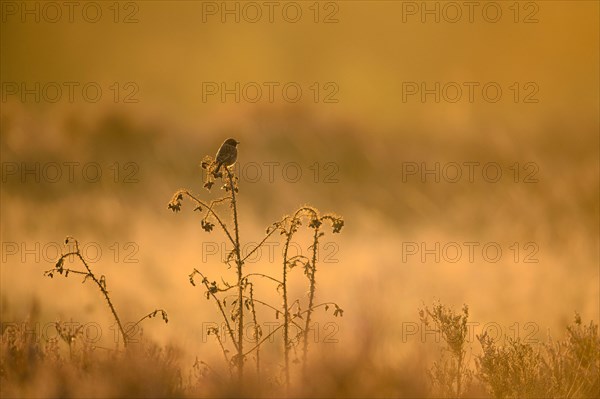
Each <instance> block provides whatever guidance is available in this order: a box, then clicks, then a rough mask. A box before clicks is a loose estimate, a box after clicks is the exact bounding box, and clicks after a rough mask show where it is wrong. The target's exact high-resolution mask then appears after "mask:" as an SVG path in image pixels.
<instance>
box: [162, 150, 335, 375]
mask: <svg viewBox="0 0 600 399" xmlns="http://www.w3.org/2000/svg"><path fill="white" fill-rule="evenodd" d="M201 166H202V168H203V169H204V170H206V171H207V174H206V180H205V182H204V188H206V189H207V190H211V189H212V187H213V186H214V184H215V182H216V181H217V180H218V179H221V181H222V183H223V184H222V187H221V188H222V189H223V190H224V191H225V193H226V194H225V195H224V196H223V197H221V198H218V199H215V200H212V201H210V202H209V201H203V200H201V199H200V198H199V196H196V195H194V194H192V193H191V192H190V190H187V189H180V190H178V191H177V192H175V194H174V195H173V197H172V199H171V201H170V202H169V204H168V208H169V209H171V210H172V211H173V212H179V211H180V210H181V206H182V201H183V199H184V197H187V198H188V199H190V200H192V201H193V202H194V205H195V207H194V211H199V212H201V213H202V218H201V221H200V226H201V227H202V229H203V230H204V231H206V232H207V233H211V232H212V231H213V228H214V226H215V225H216V224H218V225H219V226H220V228H221V230H222V231H223V233H224V234H225V236H226V237H227V239H228V240H229V242H230V243H231V244H232V245H233V250H232V251H230V252H229V253H228V254H227V256H226V257H225V261H224V263H225V264H226V265H227V266H228V267H229V268H231V267H232V266H233V265H232V262H233V263H234V264H235V274H236V280H237V282H236V283H235V284H232V283H228V282H227V281H225V280H224V279H223V277H221V282H222V284H218V283H217V282H216V281H214V280H213V281H211V280H209V279H208V278H207V277H206V276H205V275H204V274H203V273H202V272H201V271H199V270H198V269H194V270H193V271H192V273H191V274H190V275H189V281H190V283H191V284H192V285H194V286H195V285H196V280H195V277H196V276H200V277H201V279H202V280H201V282H202V284H203V285H204V287H205V288H206V293H205V295H206V298H207V299H209V300H210V299H212V300H213V301H214V302H215V303H216V304H217V307H218V309H219V312H220V314H221V317H222V318H223V320H224V322H225V324H224V325H225V328H226V334H227V335H229V337H230V338H231V341H232V345H233V349H234V350H235V354H234V355H233V356H229V350H228V349H226V347H225V345H224V344H223V342H222V340H221V339H220V338H219V330H218V328H216V327H215V328H214V329H211V331H210V332H211V335H215V336H216V337H217V340H218V343H219V345H220V347H221V350H222V352H223V355H224V358H225V360H226V362H227V364H228V367H229V369H230V373H231V371H232V370H231V368H232V367H236V368H237V375H238V381H239V382H242V380H243V374H244V372H243V369H244V362H245V358H246V356H248V355H249V354H250V353H255V358H256V372H257V376H260V370H261V368H260V347H261V345H262V344H263V343H265V342H266V341H267V340H269V339H270V338H271V337H272V336H273V335H274V334H275V333H276V332H278V331H279V329H283V352H284V353H283V355H284V372H285V384H286V386H288V387H289V384H290V375H289V367H290V353H289V352H290V349H291V348H292V346H293V344H294V342H296V343H297V342H299V340H300V338H302V339H303V342H304V346H303V360H304V364H306V362H307V358H308V330H309V328H310V322H311V317H312V313H313V311H314V310H315V309H317V308H319V307H325V310H327V309H329V307H330V306H331V307H334V308H335V310H334V316H336V317H337V316H342V315H343V310H342V309H341V308H340V307H339V306H338V305H337V304H336V303H333V302H328V303H320V304H315V293H316V270H317V269H316V265H317V247H318V242H319V238H320V237H322V236H323V234H324V232H323V231H321V228H322V227H321V226H322V224H323V222H325V221H328V222H330V223H331V225H332V231H333V233H339V232H340V231H341V229H342V227H343V225H344V221H343V219H342V218H340V217H339V216H335V215H330V214H327V215H323V216H321V215H320V214H319V212H318V210H316V209H315V208H312V207H308V206H304V207H301V208H300V209H298V210H297V211H296V212H295V213H294V214H293V215H292V216H284V217H283V218H281V220H279V221H277V222H274V223H272V224H271V225H270V226H269V227H268V228H267V229H266V232H265V236H264V237H263V238H262V240H261V241H260V242H259V243H258V244H257V245H256V246H255V247H253V248H252V249H251V250H250V251H248V253H247V254H246V255H245V256H242V254H241V250H240V248H241V246H240V238H239V223H238V214H237V198H236V193H238V191H239V190H238V178H237V177H236V176H235V175H234V173H233V172H232V170H231V169H229V168H224V170H225V172H222V171H221V172H219V173H216V172H215V162H214V160H213V159H212V158H211V157H209V156H207V157H205V158H204V160H203V161H202V164H201ZM223 204H229V208H230V209H231V211H230V213H231V218H232V220H233V230H231V229H230V228H229V227H228V226H227V224H226V223H225V222H224V218H223V216H222V215H221V214H220V212H217V210H216V209H217V207H218V206H219V205H223ZM303 219H306V220H308V223H307V226H308V228H310V229H313V230H314V234H313V243H312V245H311V247H309V248H312V257H311V258H308V257H305V256H302V255H296V256H293V257H289V256H288V254H289V251H288V250H289V246H290V242H291V240H292V238H293V237H294V235H295V234H296V232H297V231H298V229H299V227H300V226H301V225H302V220H303ZM277 232H279V233H280V235H282V236H283V237H284V239H285V244H284V250H283V262H282V263H283V267H282V276H281V279H278V278H276V277H273V276H271V275H269V274H265V273H249V274H244V264H245V261H246V260H247V259H248V258H249V257H250V256H252V255H253V254H254V253H255V252H256V251H257V250H259V249H260V248H261V247H263V246H264V244H265V242H266V241H267V240H268V239H269V237H272V236H273V235H274V234H275V233H277ZM297 265H303V267H304V273H305V274H306V276H307V278H308V285H309V290H308V305H307V307H306V309H304V310H302V309H301V304H300V300H299V299H297V300H295V301H294V302H292V303H291V304H290V303H289V298H288V292H289V291H288V285H289V280H288V273H289V270H291V269H292V268H294V267H295V266H297ZM259 278H260V279H267V280H269V281H271V282H274V283H275V284H276V289H277V291H278V292H280V294H281V297H282V304H281V307H277V306H274V305H271V304H268V303H266V302H264V301H262V300H260V299H258V298H257V297H256V294H255V292H254V285H253V283H252V281H251V280H253V279H259ZM230 291H235V294H230ZM247 291H248V294H246V292H247ZM231 299H232V300H233V301H232V302H230V306H231V307H232V309H231V311H230V312H229V315H228V314H227V313H226V311H225V309H226V307H227V304H228V300H231ZM255 305H261V306H263V307H265V308H267V309H270V310H272V311H274V312H275V318H276V319H279V316H280V315H283V324H281V325H280V326H278V327H277V328H275V329H273V330H272V331H271V332H270V333H269V334H268V335H267V336H263V333H262V330H261V328H260V325H259V323H258V320H257V312H256V307H255ZM244 309H245V310H244ZM292 310H294V311H292ZM245 311H249V312H250V314H251V318H252V323H253V324H254V330H253V341H254V346H253V347H252V348H250V349H249V350H244V346H243V333H244V329H243V322H244V317H245V315H244V312H245ZM298 318H300V319H303V318H305V322H304V325H301V324H299V323H298V322H296V320H297V319H298ZM292 325H294V326H295V327H296V328H297V329H298V331H299V333H298V335H297V336H296V337H291V336H290V327H291V326H292ZM304 367H305V366H304Z"/></svg>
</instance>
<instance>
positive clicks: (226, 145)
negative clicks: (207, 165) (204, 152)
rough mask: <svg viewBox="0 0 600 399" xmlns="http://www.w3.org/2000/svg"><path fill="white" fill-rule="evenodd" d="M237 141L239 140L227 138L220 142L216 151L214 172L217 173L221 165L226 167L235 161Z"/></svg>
mask: <svg viewBox="0 0 600 399" xmlns="http://www.w3.org/2000/svg"><path fill="white" fill-rule="evenodd" d="M239 143H240V142H239V141H237V140H235V139H227V140H225V141H224V142H223V144H221V147H220V148H219V151H217V156H216V157H215V162H216V163H217V169H215V174H217V173H219V170H220V169H221V166H225V167H226V168H228V167H230V166H231V165H233V164H234V163H235V161H237V155H238V151H237V145H238V144H239Z"/></svg>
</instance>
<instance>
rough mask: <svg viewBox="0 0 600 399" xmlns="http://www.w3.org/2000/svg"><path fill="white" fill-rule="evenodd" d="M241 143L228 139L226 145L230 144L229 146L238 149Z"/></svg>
mask: <svg viewBox="0 0 600 399" xmlns="http://www.w3.org/2000/svg"><path fill="white" fill-rule="evenodd" d="M239 143H240V142H239V141H237V140H236V139H227V140H225V144H229V145H232V146H234V147H237V145H238V144H239Z"/></svg>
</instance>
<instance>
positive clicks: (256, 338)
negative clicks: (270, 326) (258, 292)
mask: <svg viewBox="0 0 600 399" xmlns="http://www.w3.org/2000/svg"><path fill="white" fill-rule="evenodd" d="M249 284H250V310H251V311H252V322H253V323H254V343H255V344H258V340H259V339H260V335H259V331H260V328H259V326H258V322H257V321H256V308H255V306H254V285H253V284H252V283H249ZM256 378H257V379H258V380H259V381H260V348H259V347H258V346H257V347H256Z"/></svg>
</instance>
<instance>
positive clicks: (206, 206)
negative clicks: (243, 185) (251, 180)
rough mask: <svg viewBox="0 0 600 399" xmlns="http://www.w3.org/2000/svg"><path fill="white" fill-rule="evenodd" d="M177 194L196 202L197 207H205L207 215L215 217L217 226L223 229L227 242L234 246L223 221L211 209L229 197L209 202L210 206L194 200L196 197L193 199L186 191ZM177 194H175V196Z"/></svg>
mask: <svg viewBox="0 0 600 399" xmlns="http://www.w3.org/2000/svg"><path fill="white" fill-rule="evenodd" d="M177 194H185V195H187V196H188V197H190V198H191V199H192V200H194V201H195V202H196V204H198V205H201V206H203V207H205V208H206V210H207V211H206V212H207V214H208V213H209V212H210V213H211V214H212V215H213V216H214V217H215V219H216V220H217V222H218V223H219V225H220V226H221V228H222V229H223V231H224V232H225V234H226V235H227V237H228V238H229V241H231V243H232V244H233V245H235V241H234V240H233V237H232V236H231V234H230V233H229V230H227V227H226V226H225V223H223V221H222V220H221V218H220V217H219V215H217V213H216V212H215V211H214V210H213V209H212V206H213V205H214V204H215V203H218V202H221V201H224V200H226V199H229V197H224V198H221V199H218V200H214V201H211V203H210V205H208V204H206V203H205V202H204V201H201V200H199V199H198V198H196V197H195V196H194V195H193V194H192V193H190V192H189V191H188V190H180V191H179V192H178V193H177ZM177 194H176V195H177Z"/></svg>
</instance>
